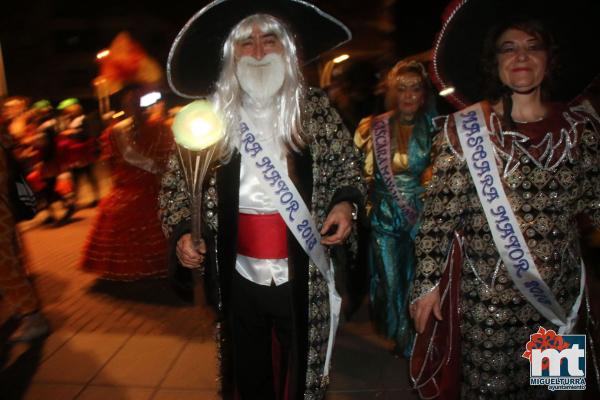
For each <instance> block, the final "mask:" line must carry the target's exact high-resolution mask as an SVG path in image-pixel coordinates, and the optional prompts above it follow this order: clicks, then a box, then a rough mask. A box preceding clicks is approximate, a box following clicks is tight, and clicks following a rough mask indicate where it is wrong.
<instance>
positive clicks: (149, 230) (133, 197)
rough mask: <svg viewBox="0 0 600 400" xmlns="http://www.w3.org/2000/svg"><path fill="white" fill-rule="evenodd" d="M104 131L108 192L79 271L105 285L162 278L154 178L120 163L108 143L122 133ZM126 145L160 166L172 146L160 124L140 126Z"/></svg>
mask: <svg viewBox="0 0 600 400" xmlns="http://www.w3.org/2000/svg"><path fill="white" fill-rule="evenodd" d="M108 129H109V130H110V131H109V132H107V134H108V135H107V136H108V139H109V148H110V149H111V151H112V157H111V159H110V162H111V168H112V189H111V191H110V193H109V194H108V195H107V196H106V197H105V198H104V199H103V200H102V201H101V202H100V205H99V211H98V215H97V217H96V221H95V223H94V225H93V227H92V230H91V231H90V233H89V236H88V238H87V242H86V245H85V249H84V253H83V259H82V262H81V267H82V268H83V269H85V270H87V271H91V272H95V273H98V274H100V275H101V277H102V278H103V279H111V280H124V281H128V280H137V279H144V278H151V277H164V276H166V275H167V241H166V239H165V236H164V235H163V233H162V230H161V226H160V222H159V219H158V191H159V187H160V176H158V175H155V174H153V173H151V172H147V171H145V170H143V169H141V168H138V167H135V166H133V165H131V164H129V163H128V162H126V161H125V160H124V159H123V157H122V156H121V155H120V152H119V148H118V146H117V143H116V141H115V138H114V137H113V135H118V134H122V132H120V131H119V130H112V129H111V128H108ZM132 145H133V147H134V148H135V150H136V151H138V152H139V153H140V154H142V155H144V156H145V157H147V158H148V159H152V160H154V162H155V163H158V165H160V164H163V165H164V163H165V162H166V158H167V154H168V153H169V152H170V150H171V148H172V145H173V139H172V134H171V131H170V128H169V127H167V126H166V125H165V124H164V123H163V122H160V123H155V124H148V123H146V124H145V125H144V126H142V127H141V129H140V131H139V132H137V136H136V138H135V143H133V144H132ZM161 169H162V168H161Z"/></svg>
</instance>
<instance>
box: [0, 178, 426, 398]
mask: <svg viewBox="0 0 600 400" xmlns="http://www.w3.org/2000/svg"><path fill="white" fill-rule="evenodd" d="M104 171H105V170H104V169H103V168H102V167H100V168H99V169H98V171H97V172H98V173H99V175H100V176H101V177H102V191H103V193H106V192H107V190H108V186H109V184H108V182H109V180H108V178H107V176H106V173H105V172H104ZM89 201H91V198H90V194H89V191H84V193H83V196H82V199H81V201H80V202H79V203H80V204H81V205H83V204H86V203H88V202H89ZM96 211H97V209H91V208H83V209H80V210H78V211H77V213H76V214H75V216H74V221H73V222H72V223H70V224H67V225H64V226H61V227H51V226H48V225H42V224H41V221H42V220H43V218H44V217H45V215H44V214H43V213H42V214H41V215H38V216H37V217H36V219H34V220H33V221H27V222H25V223H23V224H21V226H20V229H21V231H22V233H23V235H22V236H23V242H24V247H25V249H26V253H27V256H28V258H29V272H30V274H31V277H32V279H33V281H34V283H35V286H36V288H37V291H38V293H39V296H40V298H41V300H42V303H43V311H44V314H45V315H46V317H47V318H48V320H49V321H50V324H51V326H52V333H51V335H50V336H49V337H48V338H46V339H44V340H39V341H36V342H34V343H30V344H18V345H10V344H8V343H7V342H6V338H7V337H8V335H9V334H10V331H11V329H14V322H12V321H11V320H8V317H9V310H7V309H6V307H5V305H4V303H3V302H1V301H0V345H2V347H1V350H0V368H1V370H0V399H1V400H12V399H21V398H24V399H31V400H63V399H64V400H70V399H79V400H94V399H99V400H100V399H101V400H113V399H114V400H150V399H152V400H188V399H198V400H208V399H211V400H212V399H218V395H217V376H216V364H217V356H216V350H215V344H214V340H213V338H214V314H213V312H212V311H211V310H210V309H209V308H208V307H207V306H206V304H204V303H203V302H202V301H200V302H199V303H198V304H194V305H190V304H187V303H184V302H182V301H181V300H180V299H179V298H178V297H177V296H176V295H175V294H174V293H173V292H172V291H171V289H170V287H169V285H168V282H167V281H166V280H164V279H155V280H148V281H140V282H112V281H104V280H99V279H98V278H97V276H95V275H93V274H90V273H87V272H84V271H82V270H81V269H80V268H79V266H78V263H79V259H80V257H81V251H82V248H83V245H84V243H85V240H86V236H87V233H88V231H89V229H90V227H91V225H92V223H93V220H94V217H95V215H96ZM199 294H200V293H199ZM390 348H391V343H389V342H388V341H386V340H384V339H382V338H381V337H380V336H378V335H377V334H376V333H375V332H374V330H373V328H372V326H371V324H370V322H369V321H368V313H367V311H366V305H364V306H363V307H362V308H361V309H360V310H359V312H358V313H357V314H356V315H355V317H354V318H353V319H352V320H351V321H349V322H345V323H343V324H342V326H341V329H340V332H339V334H338V337H337V340H336V347H335V350H334V358H333V373H332V377H331V386H330V391H329V394H328V396H327V399H328V400H359V399H360V400H363V399H382V400H391V399H407V400H410V399H416V398H417V397H416V396H415V394H414V393H413V392H412V391H411V390H410V389H409V388H410V385H409V380H408V373H407V367H408V366H407V364H408V363H407V361H406V360H404V359H397V358H394V357H392V356H391V355H390V353H389V349H390Z"/></svg>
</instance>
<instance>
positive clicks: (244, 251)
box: [237, 213, 288, 259]
mask: <svg viewBox="0 0 600 400" xmlns="http://www.w3.org/2000/svg"><path fill="white" fill-rule="evenodd" d="M237 247H238V250H237V252H238V254H241V255H243V256H247V257H252V258H259V259H279V258H287V256H288V251H287V231H286V225H285V222H284V221H283V218H281V216H280V215H279V213H275V214H242V213H239V217H238V240H237Z"/></svg>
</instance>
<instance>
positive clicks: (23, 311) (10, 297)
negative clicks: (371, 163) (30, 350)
mask: <svg viewBox="0 0 600 400" xmlns="http://www.w3.org/2000/svg"><path fill="white" fill-rule="evenodd" d="M7 135H8V133H6V132H5V131H4V129H3V128H2V131H0V292H1V293H2V300H3V301H5V302H6V303H8V305H9V307H10V308H11V311H12V314H13V316H14V317H15V318H17V319H18V320H19V326H18V327H17V330H16V331H14V332H13V333H12V335H11V337H10V338H9V340H11V341H29V340H33V339H36V338H39V337H41V336H44V335H46V334H47V333H48V330H49V327H48V323H47V322H46V319H45V318H44V316H43V314H42V312H41V311H40V302H39V299H38V297H37V294H36V293H35V289H34V288H33V286H32V284H31V282H30V281H29V279H28V278H27V275H26V271H25V267H24V261H25V257H24V256H23V253H22V247H21V241H20V238H19V234H18V231H17V226H16V222H15V217H14V215H13V209H12V208H11V204H10V202H11V199H10V195H9V190H10V188H9V186H10V185H14V178H12V177H11V175H12V174H13V173H14V172H15V171H14V165H13V166H12V168H10V162H9V160H10V159H11V158H12V155H11V154H10V153H9V152H10V151H11V150H10V142H11V141H10V140H7V139H6V136H7ZM12 161H13V162H16V161H15V160H14V158H13V160H12Z"/></svg>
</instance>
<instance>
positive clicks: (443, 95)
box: [440, 86, 455, 97]
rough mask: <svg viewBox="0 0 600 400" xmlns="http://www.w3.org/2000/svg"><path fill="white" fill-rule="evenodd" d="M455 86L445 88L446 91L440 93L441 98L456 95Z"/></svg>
mask: <svg viewBox="0 0 600 400" xmlns="http://www.w3.org/2000/svg"><path fill="white" fill-rule="evenodd" d="M454 90H455V89H454V86H449V87H447V88H445V89H444V90H442V91H440V96H442V97H445V96H449V95H451V94H452V93H454Z"/></svg>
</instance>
